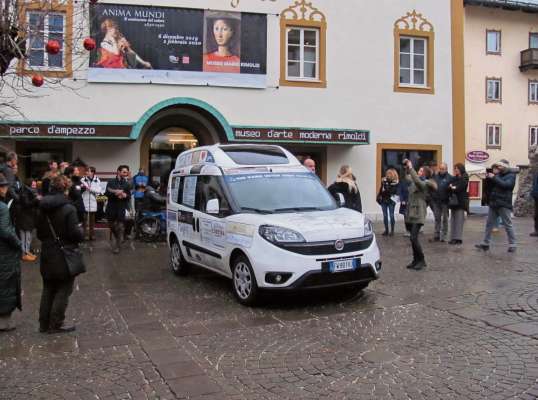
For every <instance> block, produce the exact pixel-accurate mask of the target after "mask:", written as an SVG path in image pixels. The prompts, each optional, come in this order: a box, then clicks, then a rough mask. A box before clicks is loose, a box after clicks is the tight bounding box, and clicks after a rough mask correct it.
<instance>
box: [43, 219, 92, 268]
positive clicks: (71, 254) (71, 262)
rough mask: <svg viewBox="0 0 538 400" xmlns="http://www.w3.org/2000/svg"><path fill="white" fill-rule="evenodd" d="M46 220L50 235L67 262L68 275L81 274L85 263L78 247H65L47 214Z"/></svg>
mask: <svg viewBox="0 0 538 400" xmlns="http://www.w3.org/2000/svg"><path fill="white" fill-rule="evenodd" d="M47 222H48V224H49V227H50V231H51V232H52V235H53V236H54V240H56V243H57V244H58V246H59V247H60V251H61V252H62V254H63V256H64V259H65V263H66V264H67V270H68V271H69V275H71V276H72V277H75V276H77V275H80V274H83V273H84V272H86V264H84V258H83V257H82V252H81V251H80V249H79V248H78V246H75V247H66V246H64V244H63V243H62V241H61V240H60V237H59V236H58V235H57V234H56V230H55V229H54V227H53V226H52V222H50V218H49V217H48V216H47Z"/></svg>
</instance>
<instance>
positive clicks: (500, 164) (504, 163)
mask: <svg viewBox="0 0 538 400" xmlns="http://www.w3.org/2000/svg"><path fill="white" fill-rule="evenodd" d="M492 167H502V168H510V163H509V162H508V160H504V159H503V160H499V161H497V162H496V163H495V164H493V165H492Z"/></svg>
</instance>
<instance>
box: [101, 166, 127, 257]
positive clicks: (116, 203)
mask: <svg viewBox="0 0 538 400" xmlns="http://www.w3.org/2000/svg"><path fill="white" fill-rule="evenodd" d="M128 177H129V167H128V166H127V165H120V166H119V167H118V170H117V175H116V178H115V179H113V180H111V181H109V182H108V184H107V185H106V192H105V195H106V197H107V198H108V202H107V206H106V217H107V220H108V225H109V227H110V232H111V233H112V252H113V253H114V254H119V252H120V249H121V244H122V242H123V237H124V235H125V217H126V213H127V210H129V209H130V202H131V184H130V183H129V180H128Z"/></svg>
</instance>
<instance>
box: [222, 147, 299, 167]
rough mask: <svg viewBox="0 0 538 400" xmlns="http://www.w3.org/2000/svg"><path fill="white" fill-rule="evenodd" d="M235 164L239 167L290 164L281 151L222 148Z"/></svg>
mask: <svg viewBox="0 0 538 400" xmlns="http://www.w3.org/2000/svg"><path fill="white" fill-rule="evenodd" d="M222 150H224V152H225V153H226V155H227V156H228V157H230V158H231V159H232V160H233V162H235V163H236V164H239V165H278V164H289V163H290V162H289V160H288V157H286V154H284V153H283V152H282V150H280V149H278V148H277V149H272V148H266V149H255V150H254V149H249V148H240V147H235V146H227V147H222Z"/></svg>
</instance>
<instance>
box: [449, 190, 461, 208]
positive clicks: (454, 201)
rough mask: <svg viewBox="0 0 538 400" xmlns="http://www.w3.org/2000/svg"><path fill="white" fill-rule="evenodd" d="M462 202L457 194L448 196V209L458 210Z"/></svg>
mask: <svg viewBox="0 0 538 400" xmlns="http://www.w3.org/2000/svg"><path fill="white" fill-rule="evenodd" d="M459 205H460V200H459V199H458V195H457V194H456V193H451V194H450V196H448V207H449V208H456V207H459Z"/></svg>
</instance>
